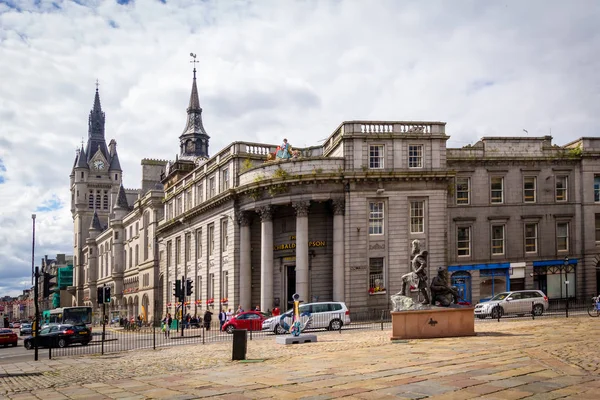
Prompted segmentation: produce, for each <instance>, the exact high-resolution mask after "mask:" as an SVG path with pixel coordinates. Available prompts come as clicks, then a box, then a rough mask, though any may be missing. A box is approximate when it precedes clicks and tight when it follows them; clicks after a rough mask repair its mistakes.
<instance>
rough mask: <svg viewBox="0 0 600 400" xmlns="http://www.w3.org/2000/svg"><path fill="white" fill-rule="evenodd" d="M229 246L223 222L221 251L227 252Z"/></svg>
mask: <svg viewBox="0 0 600 400" xmlns="http://www.w3.org/2000/svg"><path fill="white" fill-rule="evenodd" d="M227 246H229V236H228V235H227V221H223V223H222V224H221V251H222V252H225V251H227Z"/></svg>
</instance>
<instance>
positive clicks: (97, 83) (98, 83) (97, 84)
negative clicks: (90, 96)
mask: <svg viewBox="0 0 600 400" xmlns="http://www.w3.org/2000/svg"><path fill="white" fill-rule="evenodd" d="M98 86H100V82H98V79H97V78H96V91H98Z"/></svg>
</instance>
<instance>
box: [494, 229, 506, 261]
mask: <svg viewBox="0 0 600 400" xmlns="http://www.w3.org/2000/svg"><path fill="white" fill-rule="evenodd" d="M492 254H504V225H492Z"/></svg>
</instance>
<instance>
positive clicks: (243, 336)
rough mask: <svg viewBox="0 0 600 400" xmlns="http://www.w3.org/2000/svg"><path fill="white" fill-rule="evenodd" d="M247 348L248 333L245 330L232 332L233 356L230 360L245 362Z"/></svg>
mask: <svg viewBox="0 0 600 400" xmlns="http://www.w3.org/2000/svg"><path fill="white" fill-rule="evenodd" d="M247 347H248V331H247V330H246V329H234V330H233V354H232V356H231V360H232V361H235V360H245V359H246V349H247Z"/></svg>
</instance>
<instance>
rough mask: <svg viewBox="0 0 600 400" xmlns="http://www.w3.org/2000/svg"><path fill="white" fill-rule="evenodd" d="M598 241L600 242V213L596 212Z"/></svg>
mask: <svg viewBox="0 0 600 400" xmlns="http://www.w3.org/2000/svg"><path fill="white" fill-rule="evenodd" d="M596 242H600V214H596Z"/></svg>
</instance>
